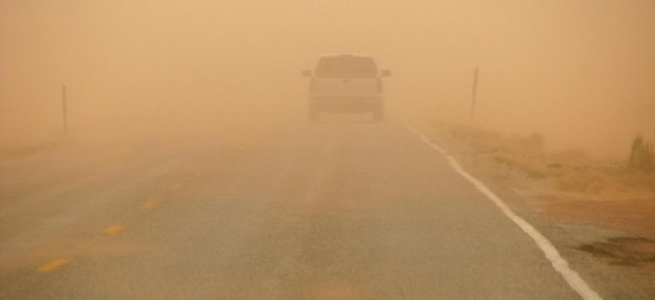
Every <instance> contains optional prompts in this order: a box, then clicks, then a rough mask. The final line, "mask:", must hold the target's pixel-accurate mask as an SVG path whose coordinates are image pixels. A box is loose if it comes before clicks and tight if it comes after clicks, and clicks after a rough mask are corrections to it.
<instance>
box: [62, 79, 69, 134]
mask: <svg viewBox="0 0 655 300" xmlns="http://www.w3.org/2000/svg"><path fill="white" fill-rule="evenodd" d="M61 104H62V109H63V110H62V113H63V121H64V135H66V134H68V111H67V107H66V85H62V87H61Z"/></svg>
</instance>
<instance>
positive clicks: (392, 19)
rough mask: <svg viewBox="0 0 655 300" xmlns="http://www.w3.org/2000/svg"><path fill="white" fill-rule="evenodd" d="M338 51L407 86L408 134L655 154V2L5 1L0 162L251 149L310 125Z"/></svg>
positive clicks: (401, 94) (395, 96)
mask: <svg viewBox="0 0 655 300" xmlns="http://www.w3.org/2000/svg"><path fill="white" fill-rule="evenodd" d="M324 53H363V54H370V55H373V56H374V57H376V58H377V60H378V63H379V64H380V65H381V67H382V68H388V69H391V70H392V71H393V72H394V77H391V78H389V79H387V80H386V90H387V98H388V99H387V107H388V109H389V110H391V111H392V112H391V114H394V115H396V116H398V117H399V118H402V119H406V120H415V121H425V122H427V121H430V120H433V119H443V120H447V121H450V122H458V123H467V122H468V120H469V111H470V103H471V93H472V91H471V88H472V81H473V72H474V70H475V69H476V68H479V70H480V79H479V86H478V98H477V107H476V115H475V120H474V124H475V125H477V126H482V127H486V128H489V129H492V130H497V131H501V132H506V133H516V134H528V133H530V132H541V133H543V134H544V135H545V136H546V138H547V142H548V143H549V145H550V147H553V148H585V149H587V150H588V151H590V152H594V153H598V154H619V155H623V154H625V152H627V151H628V148H629V144H630V141H631V139H632V138H634V136H635V135H636V134H637V133H641V134H644V135H645V136H646V138H647V139H650V140H655V2H653V1H651V0H626V1H615V0H575V1H569V0H554V1H526V0H505V1H483V0H468V1H461V0H457V1H454V0H452V1H434V0H414V1H400V0H385V1H380V0H358V1H345V0H313V1H301V0H276V1H263V0H260V1H256V0H253V1H235V0H234V1H232V0H223V1H208V0H184V1H182V0H166V1H145V0H112V1H108V0H106V1H86V0H61V1H48V0H22V1H13V0H0V147H18V146H21V145H30V144H39V143H43V142H46V141H50V140H56V139H58V138H59V137H60V136H61V135H62V131H63V129H62V127H63V124H62V104H61V98H62V96H61V89H62V85H66V87H67V101H68V122H69V123H68V126H69V134H70V135H72V136H74V137H77V138H80V139H96V138H107V137H113V136H123V135H134V136H159V135H161V136H167V135H171V136H175V135H180V136H188V135H200V134H205V133H207V134H213V135H216V136H220V135H221V134H224V135H239V134H240V130H244V131H248V130H251V129H252V128H257V129H258V130H265V129H267V128H272V127H276V126H278V125H282V124H294V122H295V123H297V124H303V123H300V121H302V120H304V119H305V117H306V103H305V96H306V91H307V81H306V80H305V79H303V78H301V77H300V76H299V75H300V70H302V69H306V68H311V66H312V64H313V63H314V61H315V59H316V58H317V56H319V55H321V54H324Z"/></svg>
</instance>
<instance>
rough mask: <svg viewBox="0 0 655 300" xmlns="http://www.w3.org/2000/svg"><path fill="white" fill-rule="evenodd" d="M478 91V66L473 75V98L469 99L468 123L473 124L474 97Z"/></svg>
mask: <svg viewBox="0 0 655 300" xmlns="http://www.w3.org/2000/svg"><path fill="white" fill-rule="evenodd" d="M477 93H478V68H475V75H474V76H473V99H472V101H471V119H470V120H469V125H473V119H474V118H475V97H476V96H477Z"/></svg>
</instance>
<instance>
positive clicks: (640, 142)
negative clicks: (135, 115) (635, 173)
mask: <svg viewBox="0 0 655 300" xmlns="http://www.w3.org/2000/svg"><path fill="white" fill-rule="evenodd" d="M653 167H654V165H653V145H652V144H650V143H647V142H646V141H644V138H643V137H642V136H641V135H638V136H637V137H636V138H635V139H634V141H633V142H632V151H630V158H629V160H628V168H629V169H633V170H640V171H652V170H653Z"/></svg>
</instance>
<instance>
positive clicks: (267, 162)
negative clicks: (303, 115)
mask: <svg viewBox="0 0 655 300" xmlns="http://www.w3.org/2000/svg"><path fill="white" fill-rule="evenodd" d="M94 147H97V148H94ZM108 147H110V148H111V149H110V151H109V150H107V148H108ZM0 176H1V177H0V189H1V190H0V192H1V194H0V201H1V202H0V205H1V206H0V299H579V295H578V294H577V293H576V292H575V291H574V290H573V289H572V288H571V287H570V286H569V284H568V283H567V282H566V281H565V280H564V278H563V277H562V275H561V274H559V273H558V272H557V271H555V269H554V268H553V266H552V264H551V263H550V261H548V260H547V259H546V257H545V256H544V254H543V252H542V251H541V250H540V249H539V247H538V246H537V245H536V244H535V242H534V241H533V240H532V239H531V238H530V237H529V236H528V235H526V234H525V233H524V232H523V231H522V230H521V229H520V228H519V227H518V226H516V224H514V223H513V222H512V221H510V220H509V219H508V218H507V217H506V216H505V215H503V214H502V212H501V211H500V210H499V209H498V207H496V206H495V205H494V204H493V203H492V202H490V201H489V200H488V199H487V198H486V197H485V196H484V195H483V194H481V193H480V192H479V191H477V190H476V189H475V188H474V187H473V185H472V184H471V183H470V182H468V181H466V180H465V179H464V178H463V177H462V176H460V175H459V174H457V173H456V172H455V171H454V170H453V169H452V168H451V167H450V166H449V164H448V162H447V160H446V158H444V157H443V156H442V155H440V154H439V153H438V152H435V151H434V150H433V149H431V148H430V147H428V146H426V144H424V143H423V142H422V141H421V140H420V139H419V138H417V136H416V135H413V134H412V133H410V132H409V131H407V130H406V129H405V128H404V127H402V126H400V124H398V123H396V122H393V121H390V122H387V123H384V124H373V123H360V122H325V123H319V124H311V125H308V124H302V126H298V127H295V128H294V129H292V130H288V131H286V132H283V133H281V134H278V135H277V136H275V137H274V138H263V139H260V140H258V141H257V142H253V143H250V144H247V145H244V146H240V147H236V148H233V147H224V146H221V144H220V143H213V142H212V141H207V140H205V141H202V142H199V141H196V142H193V143H191V142H185V143H160V144H152V143H139V142H132V143H127V144H124V145H122V146H115V145H113V144H111V143H107V144H104V145H99V146H88V145H87V146H76V147H69V148H66V149H60V150H57V151H55V152H54V153H46V154H43V155H39V156H35V157H30V158H26V159H20V160H15V161H8V162H5V163H3V165H2V166H1V169H0ZM583 275H584V274H583ZM583 277H584V276H583ZM594 284H596V285H597V284H598V283H592V284H590V285H591V286H592V287H593V286H594Z"/></svg>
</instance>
